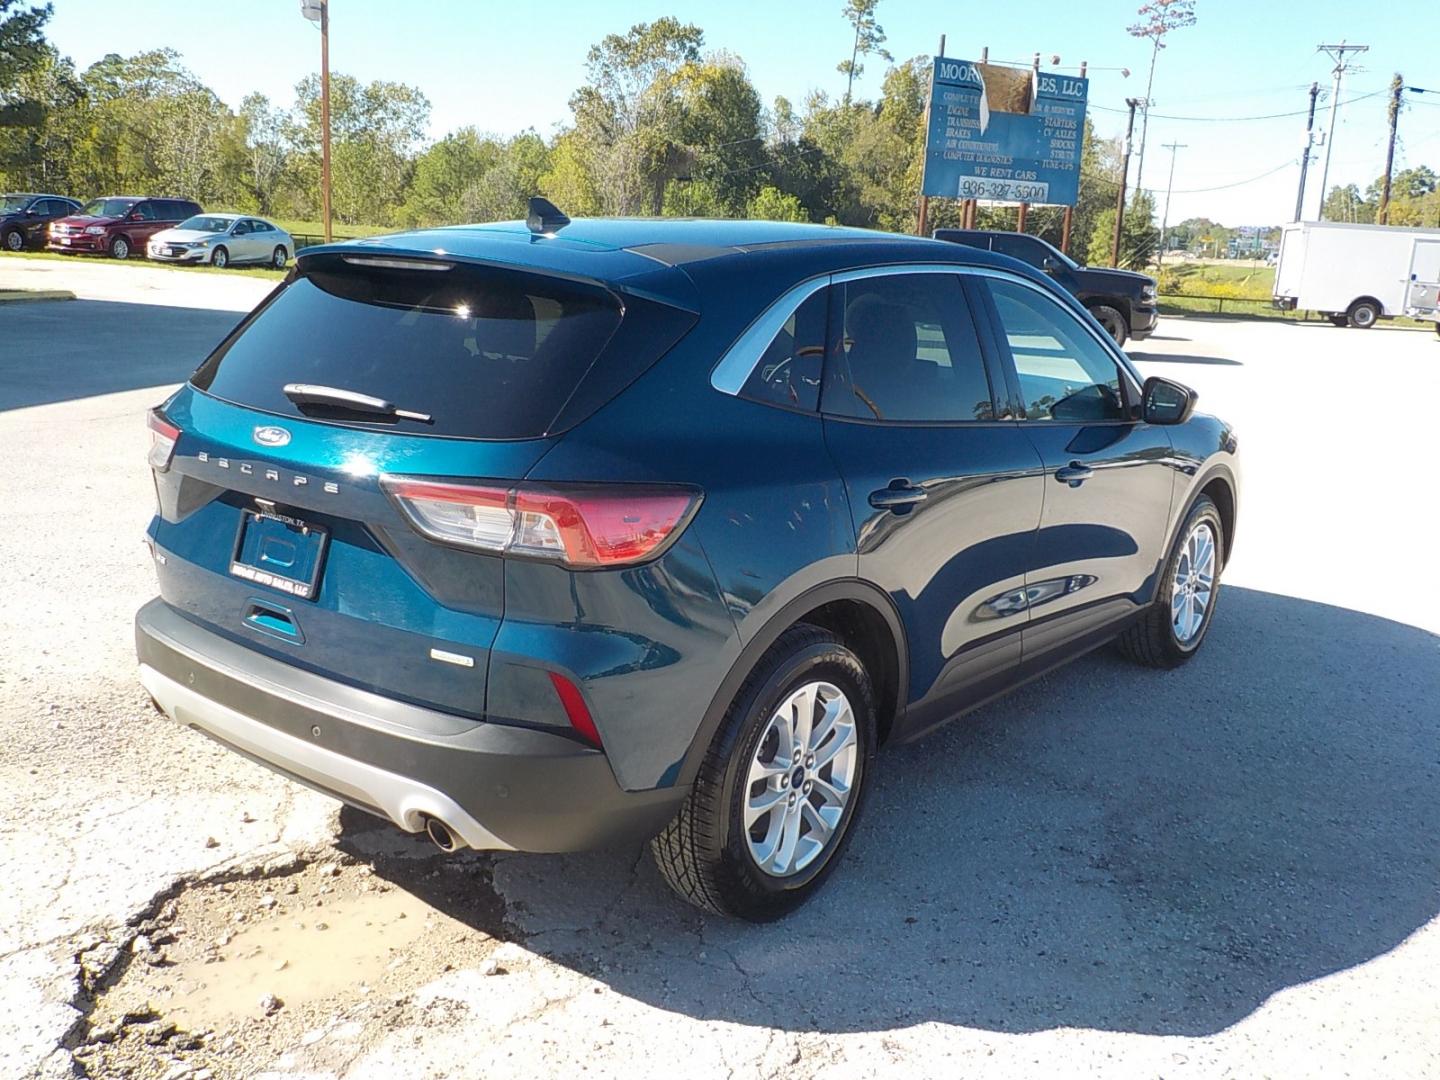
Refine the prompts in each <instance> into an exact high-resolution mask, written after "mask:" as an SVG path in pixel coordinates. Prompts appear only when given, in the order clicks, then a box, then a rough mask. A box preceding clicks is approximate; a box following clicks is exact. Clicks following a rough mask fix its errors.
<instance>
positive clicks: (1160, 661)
mask: <svg viewBox="0 0 1440 1080" xmlns="http://www.w3.org/2000/svg"><path fill="white" fill-rule="evenodd" d="M1201 522H1204V523H1206V524H1208V525H1209V526H1210V528H1211V530H1212V532H1213V534H1214V539H1215V549H1216V550H1215V579H1214V584H1213V586H1212V588H1211V593H1210V603H1209V605H1208V606H1207V607H1206V609H1205V614H1204V617H1203V619H1202V621H1201V623H1200V628H1199V630H1198V631H1196V633H1195V634H1194V636H1193V637H1191V638H1190V639H1189V640H1188V641H1184V642H1182V641H1181V640H1180V639H1179V638H1178V637H1177V635H1176V633H1175V626H1174V624H1173V622H1172V621H1171V615H1170V602H1171V599H1172V597H1173V596H1174V590H1175V584H1176V583H1175V572H1176V570H1177V569H1178V568H1179V566H1180V556H1181V552H1182V549H1183V548H1184V546H1185V541H1186V539H1187V538H1188V537H1189V536H1190V533H1191V531H1192V530H1193V529H1194V528H1195V526H1196V525H1198V524H1200V523H1201ZM1227 542H1228V541H1227V538H1226V536H1225V528H1224V525H1223V524H1222V523H1221V520H1220V511H1219V510H1218V509H1216V507H1215V504H1214V503H1213V502H1211V500H1210V498H1209V496H1206V495H1201V496H1200V497H1199V498H1198V499H1196V500H1195V505H1194V506H1192V507H1191V508H1190V513H1188V514H1186V515H1185V521H1184V523H1183V524H1182V525H1181V526H1180V529H1179V532H1178V533H1177V534H1176V537H1175V546H1174V548H1173V550H1172V551H1171V552H1170V558H1169V559H1167V560H1166V562H1165V572H1164V574H1162V575H1161V576H1160V587H1159V590H1158V592H1157V595H1156V597H1155V600H1154V602H1153V603H1152V604H1151V605H1150V606H1149V608H1147V609H1146V611H1145V613H1144V614H1143V615H1142V616H1141V617H1140V618H1139V619H1137V620H1136V621H1135V622H1133V623H1131V624H1130V625H1129V626H1128V627H1126V628H1125V631H1124V632H1123V633H1122V634H1121V635H1120V636H1119V638H1117V639H1116V643H1117V644H1118V645H1119V647H1120V651H1121V652H1122V653H1123V654H1124V655H1125V656H1127V657H1129V658H1130V659H1131V660H1134V661H1135V662H1136V663H1139V664H1145V665H1147V666H1149V667H1157V668H1173V667H1178V666H1180V665H1181V664H1183V663H1185V661H1187V660H1189V659H1190V658H1191V657H1192V656H1194V655H1195V654H1196V653H1197V652H1199V651H1200V646H1202V645H1203V644H1205V638H1206V636H1207V635H1208V634H1209V631H1210V625H1211V623H1213V622H1214V621H1215V606H1216V604H1217V603H1218V602H1219V600H1220V576H1221V574H1222V573H1223V572H1224V569H1225V558H1226V554H1227V552H1226V546H1225V545H1226V543H1227Z"/></svg>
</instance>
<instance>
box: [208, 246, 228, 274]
mask: <svg viewBox="0 0 1440 1080" xmlns="http://www.w3.org/2000/svg"><path fill="white" fill-rule="evenodd" d="M210 265H211V266H213V267H215V268H216V269H217V270H224V269H225V267H227V266H229V265H230V252H228V251H227V250H225V245H224V244H221V245H220V246H219V247H217V248H216V249H215V250H214V251H212V252H211V253H210Z"/></svg>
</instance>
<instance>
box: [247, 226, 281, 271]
mask: <svg viewBox="0 0 1440 1080" xmlns="http://www.w3.org/2000/svg"><path fill="white" fill-rule="evenodd" d="M276 235H277V234H276V232H275V226H273V225H271V224H270V223H269V222H268V221H261V220H260V219H259V218H251V219H250V240H251V245H250V250H251V252H252V255H251V258H253V259H254V260H255V261H256V262H266V263H268V262H269V261H270V256H271V255H272V254H273V253H274V251H275V243H276Z"/></svg>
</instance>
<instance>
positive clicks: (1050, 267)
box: [1040, 255, 1060, 274]
mask: <svg viewBox="0 0 1440 1080" xmlns="http://www.w3.org/2000/svg"><path fill="white" fill-rule="evenodd" d="M1040 269H1042V270H1044V271H1045V272H1046V273H1047V274H1053V273H1054V272H1055V271H1056V270H1059V269H1060V260H1059V259H1057V258H1055V256H1054V255H1046V256H1045V258H1043V259H1041V260H1040Z"/></svg>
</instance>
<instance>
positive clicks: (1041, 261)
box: [935, 229, 1160, 349]
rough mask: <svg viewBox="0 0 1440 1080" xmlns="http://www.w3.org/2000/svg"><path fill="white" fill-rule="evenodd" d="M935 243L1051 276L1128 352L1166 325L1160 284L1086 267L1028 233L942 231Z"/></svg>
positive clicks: (1125, 273)
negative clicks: (993, 255)
mask: <svg viewBox="0 0 1440 1080" xmlns="http://www.w3.org/2000/svg"><path fill="white" fill-rule="evenodd" d="M935 239H937V240H949V241H952V242H954V243H957V244H970V245H971V246H973V247H980V248H985V249H986V250H988V251H998V252H999V253H1000V254H1002V255H1009V256H1010V257H1011V258H1012V259H1019V260H1020V261H1021V262H1023V263H1026V264H1027V265H1029V266H1033V267H1034V268H1035V269H1037V270H1039V271H1040V272H1041V273H1044V274H1047V275H1048V276H1049V277H1050V278H1051V280H1053V281H1054V282H1055V284H1057V285H1059V286H1060V287H1061V288H1062V289H1064V290H1066V291H1067V292H1068V293H1070V294H1071V295H1072V296H1074V297H1075V298H1076V299H1078V300H1079V301H1080V303H1082V304H1084V305H1085V308H1086V310H1087V311H1089V312H1090V314H1091V315H1094V316H1095V321H1096V322H1098V323H1099V324H1100V325H1101V326H1103V327H1104V328H1105V332H1106V333H1107V334H1109V335H1110V336H1111V337H1112V338H1114V339H1115V344H1116V345H1119V346H1120V347H1121V348H1122V349H1123V348H1124V347H1125V344H1126V342H1128V341H1129V340H1130V339H1131V338H1134V339H1135V340H1136V341H1143V340H1144V339H1145V338H1147V337H1149V336H1150V335H1151V334H1152V333H1153V332H1154V330H1155V327H1156V325H1157V324H1158V323H1159V322H1160V314H1159V311H1158V309H1157V308H1156V306H1155V302H1156V297H1155V288H1156V281H1155V279H1154V278H1153V277H1151V276H1150V275H1149V274H1136V273H1133V272H1132V271H1130V270H1114V269H1111V268H1109V267H1106V268H1104V269H1100V268H1098V267H1093V266H1082V265H1081V264H1080V263H1077V262H1076V261H1075V260H1074V259H1072V258H1070V256H1068V255H1066V254H1065V253H1064V252H1063V251H1061V250H1060V249H1059V248H1057V247H1056V246H1055V245H1054V244H1050V243H1047V242H1046V241H1044V240H1041V239H1040V238H1039V237H1038V236H1028V235H1026V234H1025V233H1014V232H1000V231H998V230H992V229H936V230H935Z"/></svg>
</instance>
